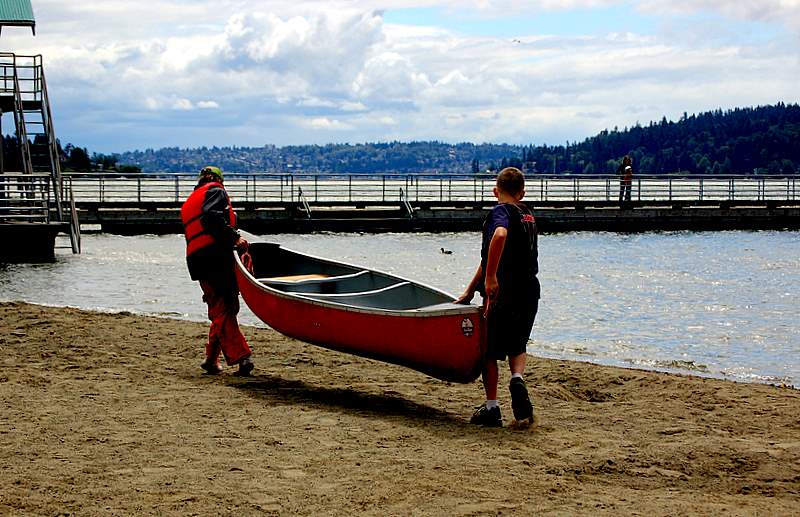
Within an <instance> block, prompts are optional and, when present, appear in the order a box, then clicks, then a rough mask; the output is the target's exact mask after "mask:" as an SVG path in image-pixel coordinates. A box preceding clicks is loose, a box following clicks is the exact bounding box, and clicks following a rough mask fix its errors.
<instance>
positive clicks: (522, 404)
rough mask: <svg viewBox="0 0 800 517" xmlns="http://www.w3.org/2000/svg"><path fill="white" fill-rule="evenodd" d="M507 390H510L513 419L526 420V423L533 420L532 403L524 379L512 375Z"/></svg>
mask: <svg viewBox="0 0 800 517" xmlns="http://www.w3.org/2000/svg"><path fill="white" fill-rule="evenodd" d="M508 391H510V392H511V409H512V410H513V411H514V419H515V420H516V421H517V422H522V421H523V420H527V421H528V423H532V422H533V404H531V399H530V397H529V396H528V388H526V387H525V381H524V380H522V379H521V378H520V377H514V378H512V379H511V382H510V383H509V385H508Z"/></svg>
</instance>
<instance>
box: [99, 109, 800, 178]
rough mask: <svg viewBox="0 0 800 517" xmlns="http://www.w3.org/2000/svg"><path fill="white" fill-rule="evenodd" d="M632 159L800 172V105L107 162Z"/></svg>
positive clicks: (384, 167) (382, 164) (302, 165)
mask: <svg viewBox="0 0 800 517" xmlns="http://www.w3.org/2000/svg"><path fill="white" fill-rule="evenodd" d="M625 154H629V155H631V157H632V158H633V160H634V166H635V169H636V170H637V171H638V172H641V173H654V174H661V173H675V172H683V173H692V174H728V173H731V174H747V173H753V172H758V173H773V174H779V173H783V174H785V173H796V172H800V105H797V104H789V105H786V104H783V103H780V104H777V105H774V106H761V107H757V108H737V109H734V110H728V111H722V110H717V111H709V112H706V113H702V114H699V115H686V114H684V116H683V117H682V118H681V119H680V120H678V121H668V120H666V119H662V120H661V121H660V122H651V123H649V124H648V125H646V126H641V125H636V126H634V127H631V128H625V129H623V130H617V129H614V130H609V131H603V132H602V133H600V134H599V135H597V136H594V137H591V138H587V139H586V140H584V141H583V142H576V143H569V142H567V144H566V145H560V146H546V145H541V146H535V145H528V146H516V145H505V144H470V143H461V144H452V145H451V144H445V143H441V142H407V143H402V142H390V143H366V144H356V145H352V144H329V145H324V146H319V145H301V146H287V147H275V146H272V145H267V146H264V147H211V148H207V147H201V148H197V149H179V148H163V149H158V150H152V149H148V150H146V151H134V152H127V153H123V154H120V155H115V156H114V157H115V158H117V161H118V163H120V164H130V165H136V166H138V167H141V168H142V170H143V171H145V172H161V171H165V172H193V171H196V170H198V169H199V168H201V167H202V166H204V165H207V164H215V165H218V166H220V167H222V168H223V169H224V170H226V171H228V172H304V173H333V172H347V173H390V172H399V173H415V172H425V173H439V172H442V173H444V172H457V173H470V172H478V171H480V172H483V171H485V170H487V169H496V168H500V167H503V166H505V165H516V166H522V167H524V168H525V170H526V171H528V172H529V173H553V172H556V173H573V174H603V173H613V172H614V171H615V170H616V167H617V164H618V163H619V161H620V159H621V158H622V156H624V155H625Z"/></svg>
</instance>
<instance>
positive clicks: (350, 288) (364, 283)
mask: <svg viewBox="0 0 800 517" xmlns="http://www.w3.org/2000/svg"><path fill="white" fill-rule="evenodd" d="M308 276H309V277H311V278H306V279H300V280H294V281H287V280H284V278H285V277H272V278H260V279H259V282H261V283H263V284H264V285H266V286H269V287H271V288H273V289H278V290H280V291H284V292H287V293H312V294H343V293H356V292H363V291H371V290H374V289H380V288H383V287H387V286H389V285H393V284H396V283H397V282H398V281H397V280H396V279H393V278H391V277H387V276H385V275H375V274H374V273H372V272H371V271H367V270H363V271H358V272H357V273H351V274H347V275H338V276H324V277H322V278H313V277H312V275H308Z"/></svg>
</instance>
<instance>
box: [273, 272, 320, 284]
mask: <svg viewBox="0 0 800 517" xmlns="http://www.w3.org/2000/svg"><path fill="white" fill-rule="evenodd" d="M325 278H330V277H329V276H328V275H320V274H316V273H315V274H312V275H289V276H271V277H267V278H259V279H258V281H259V282H261V283H268V282H275V281H277V282H301V281H303V280H322V279H325Z"/></svg>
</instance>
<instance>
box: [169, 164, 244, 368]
mask: <svg viewBox="0 0 800 517" xmlns="http://www.w3.org/2000/svg"><path fill="white" fill-rule="evenodd" d="M181 220H182V221H183V227H184V233H185V235H186V264H187V266H188V267H189V275H190V276H191V277H192V280H197V281H198V282H200V288H201V289H202V290H203V301H204V302H206V304H207V305H208V319H209V320H211V327H210V328H209V331H208V343H207V344H206V358H205V360H204V361H203V362H202V363H201V364H200V367H201V368H202V369H203V370H205V371H206V372H207V373H209V374H212V375H216V374H218V373H221V372H222V366H221V365H220V363H219V356H220V353H222V354H223V355H224V356H225V363H227V364H228V365H234V364H238V365H239V369H238V371H237V372H236V375H249V374H250V372H251V371H252V370H253V367H254V365H253V361H252V360H251V359H250V355H251V352H250V347H249V346H248V344H247V341H246V340H245V338H244V336H243V335H242V332H241V330H240V329H239V322H238V320H237V319H236V315H237V314H238V313H239V288H238V286H237V284H236V276H235V272H234V257H233V250H234V249H236V250H238V251H239V252H240V253H244V252H246V251H247V248H248V243H247V241H246V240H245V239H243V238H242V237H241V236H240V235H239V232H238V231H237V230H236V213H235V212H234V211H233V207H232V206H231V201H230V198H229V197H228V193H227V192H226V191H225V187H224V186H223V174H222V171H221V170H220V169H219V168H218V167H205V168H203V169H202V170H201V171H200V180H199V181H198V182H197V186H196V187H195V189H194V192H192V194H191V195H190V196H189V198H188V199H187V200H186V202H184V203H183V206H182V207H181Z"/></svg>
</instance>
